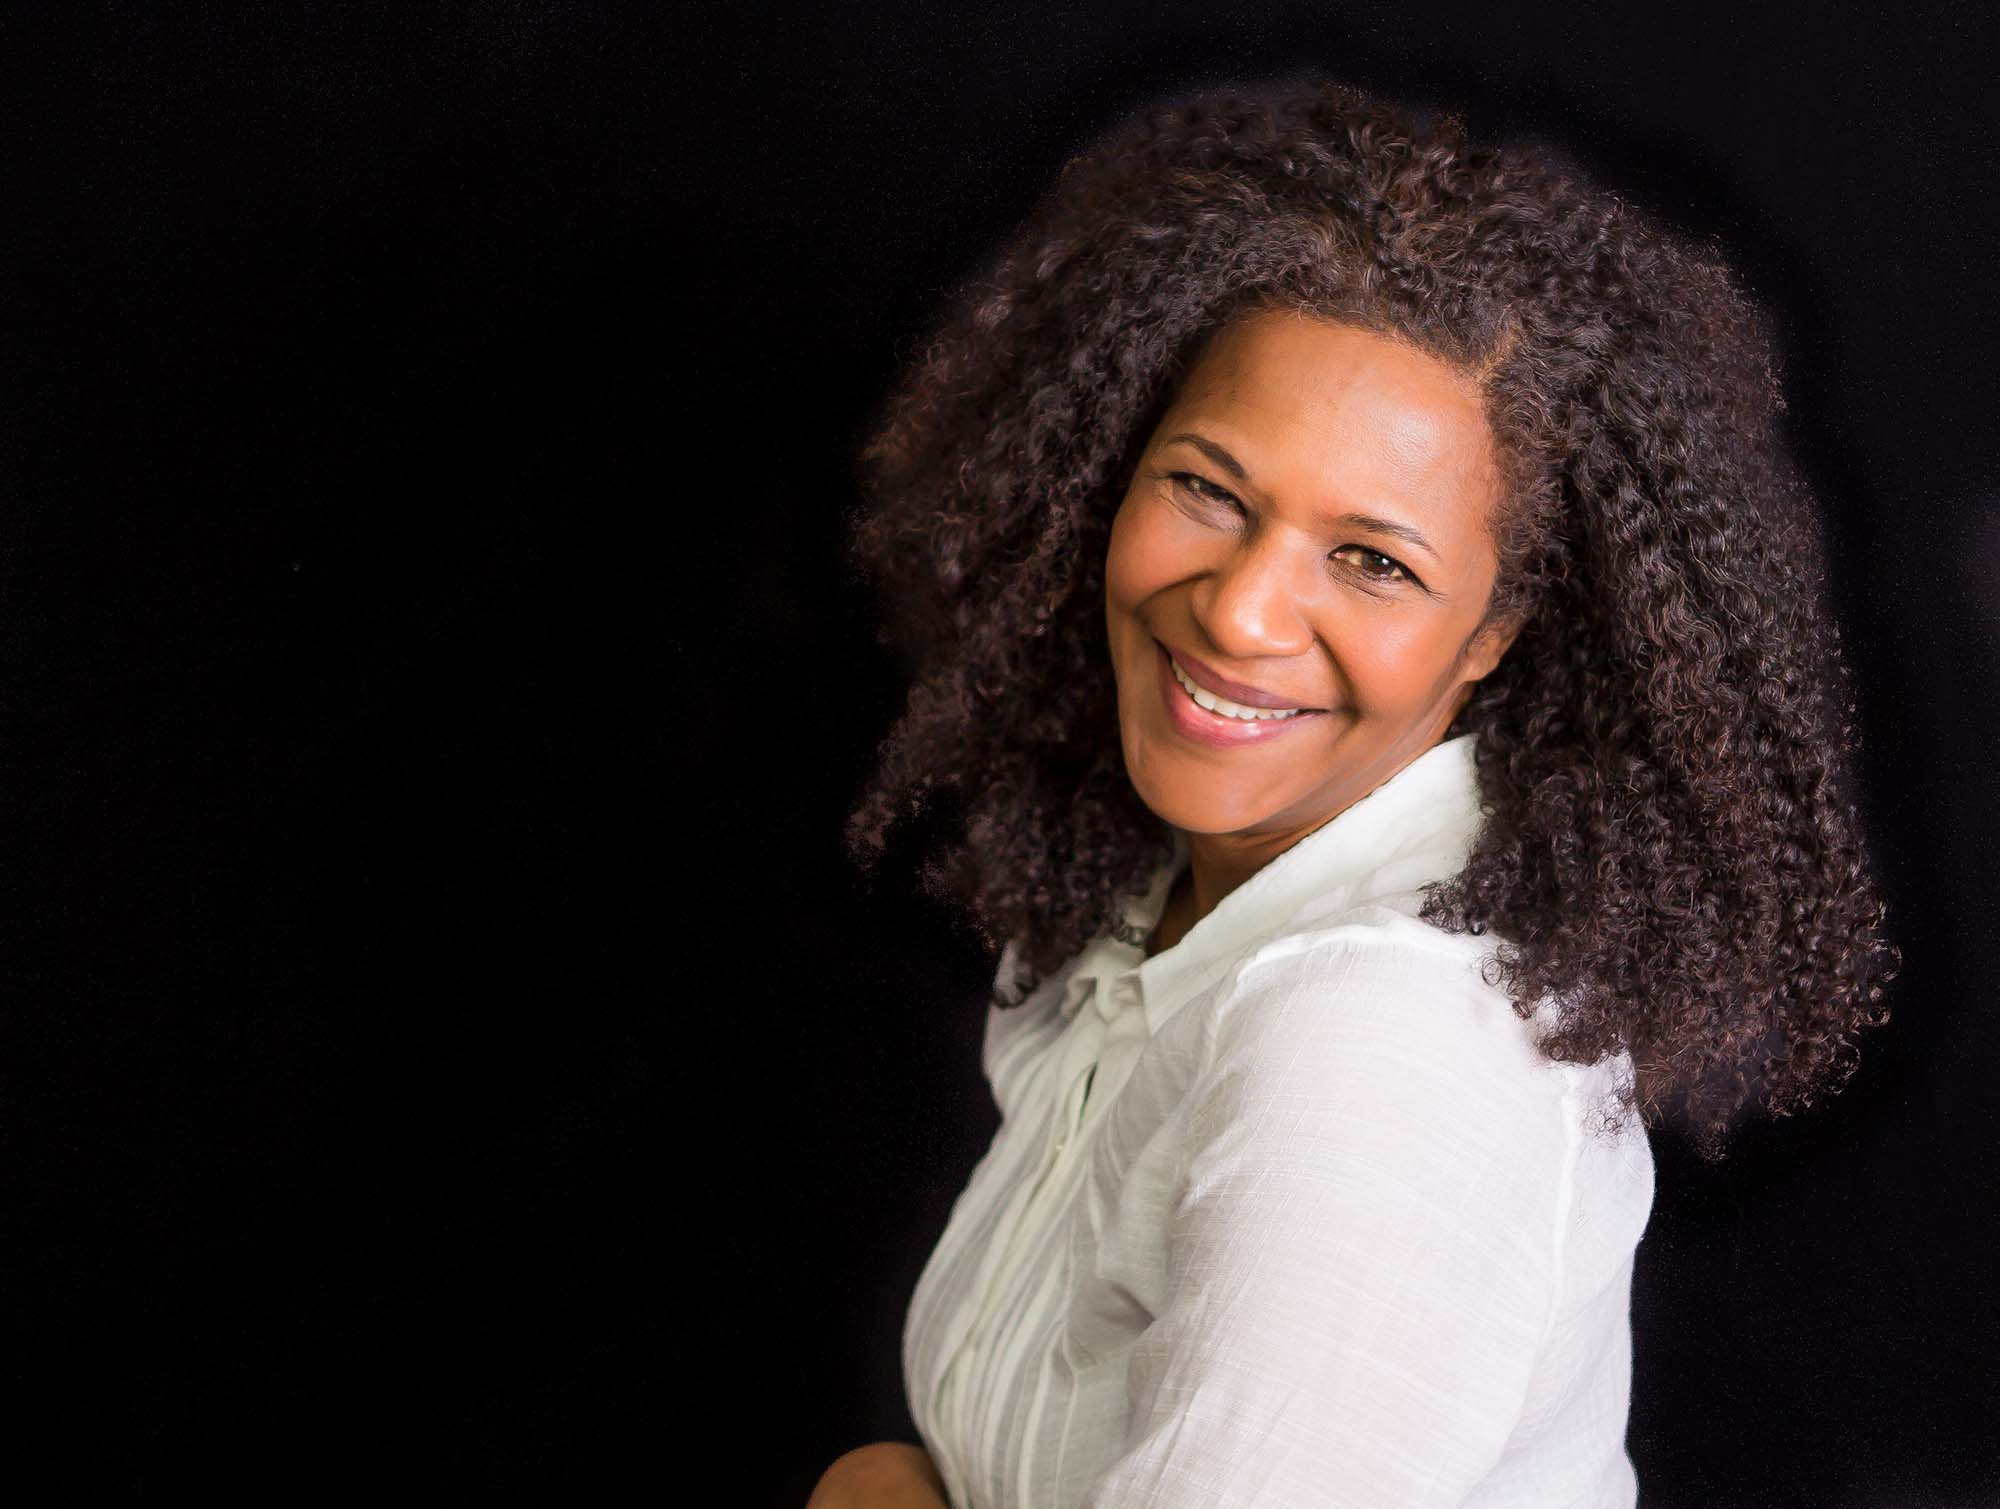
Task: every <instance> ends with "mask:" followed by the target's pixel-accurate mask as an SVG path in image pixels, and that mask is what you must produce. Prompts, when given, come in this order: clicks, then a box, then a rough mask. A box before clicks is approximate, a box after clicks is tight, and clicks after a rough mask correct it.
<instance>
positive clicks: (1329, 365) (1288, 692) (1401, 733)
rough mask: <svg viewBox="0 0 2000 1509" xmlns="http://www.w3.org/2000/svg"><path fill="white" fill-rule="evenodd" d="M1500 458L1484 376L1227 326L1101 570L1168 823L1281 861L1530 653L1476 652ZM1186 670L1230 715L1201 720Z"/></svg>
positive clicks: (1148, 771) (1331, 336) (1130, 494)
mask: <svg viewBox="0 0 2000 1509" xmlns="http://www.w3.org/2000/svg"><path fill="white" fill-rule="evenodd" d="M1492 447H1493V440H1492V436H1491V433H1490V431H1489V429H1488V426H1487V423H1486V419H1485V416H1484V414H1483V412H1482V410H1481V407H1480V401H1479V396H1478V394H1477V392H1476V390H1475V389H1474V388H1473V387H1472V386H1471V384H1470V382H1469V380H1468V379H1465V378H1462V377H1460V376H1459V375H1458V374H1457V373H1456V372H1454V371H1453V370H1452V369H1451V368H1449V367H1448V366H1446V365H1444V364H1443V363H1441V362H1439V361H1437V360H1436V359H1435V358H1432V357H1430V356H1427V355H1424V354H1422V353H1420V352H1417V351H1415V350H1413V349H1412V348H1410V347H1407V346H1404V345H1401V344H1398V343H1396V342H1394V341H1391V340H1389V339H1387V338H1385V337H1382V336H1378V335H1375V334H1372V333H1370V332H1367V331H1363V330H1360V329H1357V328H1354V327H1352V326H1348V325H1342V324H1335V323H1330V322H1327V321H1322V320H1316V319H1310V318H1306V317H1303V316H1299V315H1294V314H1290V313H1285V312H1279V313H1266V314H1260V315H1256V316H1253V317H1251V318H1248V319H1245V320H1243V321H1241V322H1239V323H1237V324H1235V325H1233V326H1231V327H1229V328H1227V329H1225V330H1223V331H1221V332H1220V333H1218V335H1217V336H1216V337H1215V338H1214V339H1213V340H1212V341H1211V342H1210V343H1209V344H1208V346H1207V348H1206V349H1205V350H1204V351H1203V353H1202V355H1201V357H1200V359H1199V361H1198V362H1197V363H1196V364H1195V366H1194V367H1193V369H1192V370H1191V371H1190V372H1189V373H1188V375H1187V379H1186V381H1185V382H1184V383H1183V385H1182V387H1181V390H1180V392H1179V393H1178V394H1177V395H1176V396H1175V399H1174V402H1173V405H1172V407H1171V408H1170V409H1169V410H1168V412H1167V415H1166V417H1165V418H1164V419H1163V420H1162V421H1161V422H1160V425H1159V428H1158V429H1157V430H1156V431H1155V432H1154V433H1153V435H1152V437H1151V439H1150V440H1149V441H1148V442H1147V446H1146V451H1145V454H1144V455H1143V456H1141V457H1140V460H1139V464H1138V468H1137V471H1136V472H1135V473H1134V475H1133V478H1132V483H1131V487H1130V489H1129V490H1128V491H1127V493H1126V495H1125V498H1124V501H1123V502H1122V503H1121V504H1120V506H1119V509H1118V515H1117V518H1116V520H1115V521H1114V522H1113V525H1112V530H1111V545H1110V553H1109V557H1108V559H1107V561H1106V567H1105V618H1106V622H1107V625H1108V627H1109V630H1110V641H1111V662H1112V668H1113V671H1114V672H1115V674H1116V676H1117V681H1118V719H1119V724H1120V730H1121V734H1122V738H1123V741H1124V750H1125V765H1126V770H1127V773H1128V774H1129V775H1130V777H1131V780H1132V783H1133V785H1134V787H1135V788H1136V789H1137V791H1138V793H1139V795H1140V797H1141V798H1142V799H1143V800H1144V801H1145V802H1146V804H1147V805H1148V806H1149V807H1150V808H1152V810H1153V811H1154V812H1156V813H1157V814H1159V816H1161V817H1162V818H1164V819H1165V820H1166V821H1167V822H1169V823H1172V824H1173V825H1174V826H1176V827H1178V828H1181V829H1184V830H1186V831H1188V832H1189V833H1198V834H1217V835H1221V834H1228V835H1236V836H1239V837H1240V838H1241V839H1243V840H1244V841H1246V843H1247V844H1248V845H1249V846H1250V847H1253V848H1264V847H1266V846H1268V847H1269V848H1270V849H1271V851H1272V852H1274V853H1275V852H1278V851H1281V850H1282V849H1283V848H1284V847H1287V846H1289V844H1290V843H1291V842H1292V841H1294V840H1296V839H1297V838H1299V837H1303V836H1304V835H1305V834H1306V833H1309V832H1311V831H1312V830H1313V829H1315V828H1317V827H1319V826H1321V825H1322V824H1323V823H1325V822H1326V821H1327V820H1329V819H1330V818H1332V817H1334V816H1336V815H1337V814H1338V813H1340V812H1341V811H1342V810H1344V809H1345V808H1346V807H1348V806H1350V805H1351V804H1352V803H1354V802H1356V801H1358V800H1360V798H1362V797H1364V796H1366V795H1367V794H1368V793H1369V792H1370V791H1373V790H1374V789H1375V788H1376V787H1377V786H1379V785H1381V784H1382V783H1383V782H1384V781H1386V780H1387V779H1388V778H1389V777H1390V776H1392V775H1394V774H1395V773H1396V772H1397V771H1399V770H1401V769H1402V768H1403V766H1405V765H1407V764H1408V763H1409V762H1410V761H1411V760H1413V759H1415V758H1416V757H1417V756H1418V755H1420V754H1422V753H1423V752H1424V751H1425V750H1427V749H1429V748H1431V747H1432V746H1433V745H1434V744H1436V743H1437V742H1438V740H1439V739H1440V738H1441V737H1442V736H1443V734H1444V731H1445V729H1446V728H1447V727H1448V726H1449V725H1450V723H1451V720H1452V719H1453V717H1455V716H1456V715H1457V712H1458V709H1459V707H1460V706H1461V705H1462V704H1463V702H1464V700H1465V698H1466V697H1468V696H1470V694H1471V691H1472V685H1473V683H1474V682H1476V681H1477V680H1478V679H1479V678H1480V677H1482V676H1484V675H1485V674H1486V673H1487V672H1488V671H1490V670H1492V668H1493V667H1494V666H1495V665H1496V664H1498V663H1499V660H1500V657H1501V655H1502V654H1504V653H1505V651H1506V649H1507V646H1508V645H1509V644H1511V643H1512V641H1513V633H1512V632H1511V630H1508V629H1502V630H1500V631H1499V632H1497V633H1494V634H1491V635H1489V636H1485V637H1482V639H1481V640H1480V641H1479V642H1477V643H1473V642H1471V636H1472V634H1473V631H1474V628H1475V626H1476V625H1477V624H1478V622H1479V619H1480V616H1481V614H1482V612H1483V611H1484V610H1485V607H1486V603H1487V600H1488V597H1489V595H1490V594H1491V591H1492V588H1493V584H1494V578H1495V575H1496V572H1497V568H1498V560H1497V557H1496V555H1495V551H1494V546H1493V542H1492V541H1491V539H1490V538H1489V536H1488V533H1487V529H1488V516H1489V511H1490V509H1491V508H1492V505H1493V503H1494V501H1495V499H1496V497H1497V492H1498V486H1499V483H1498V474H1497V470H1496V467H1495V463H1494V456H1493V449H1492ZM1169 657H1171V661H1170V659H1169ZM1174 666H1178V667H1179V669H1180V671H1181V672H1182V673H1183V674H1184V675H1186V676H1188V677H1189V678H1191V679H1192V680H1193V682H1194V683H1195V684H1196V685H1197V686H1198V687H1199V686H1206V687H1207V688H1208V689H1209V690H1210V691H1212V692H1216V693H1220V694H1221V695H1222V696H1223V697H1224V698H1228V699H1230V700H1229V701H1226V702H1224V703H1223V704H1222V705H1221V707H1220V709H1219V710H1218V711H1211V710H1209V709H1208V708H1206V707H1204V706H1202V705H1200V704H1199V703H1198V702H1197V700H1196V699H1195V697H1193V696H1191V695H1190V694H1189V693H1188V692H1187V691H1186V690H1184V689H1183V688H1182V686H1181V685H1180V682H1179V678H1178V677H1177V676H1176V675H1175V674H1174V669H1173V668H1174ZM1201 695H1203V696H1206V695H1207V693H1202V694H1201ZM1251 703H1256V704H1258V710H1259V711H1263V710H1267V709H1302V711H1298V712H1294V713H1292V714H1291V715H1290V716H1286V717H1280V718H1275V719H1249V718H1246V717H1245V716H1244V714H1245V713H1247V712H1248V711H1249V707H1248V704H1251Z"/></svg>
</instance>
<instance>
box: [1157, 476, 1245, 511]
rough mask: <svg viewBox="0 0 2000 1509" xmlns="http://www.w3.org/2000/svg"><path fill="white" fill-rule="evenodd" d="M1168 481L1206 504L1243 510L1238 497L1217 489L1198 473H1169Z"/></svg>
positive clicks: (1223, 489) (1224, 489) (1225, 490)
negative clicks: (1217, 504) (1222, 505)
mask: <svg viewBox="0 0 2000 1509" xmlns="http://www.w3.org/2000/svg"><path fill="white" fill-rule="evenodd" d="M1167 480H1168V481H1169V482H1172V483H1173V484H1174V486H1176V487H1178V488H1179V489H1180V490H1181V491H1182V492H1184V493H1192V494H1193V495H1194V496H1195V497H1197V498H1199V499H1201V500H1202V502H1204V503H1221V504H1224V505H1225V506H1227V507H1230V508H1241V507H1242V506H1243V505H1242V504H1241V503H1240V502H1238V501H1237V499H1236V495H1235V494H1234V493H1232V492H1230V491H1228V490H1227V489H1226V488H1220V487H1217V486H1216V485H1215V484H1214V483H1213V482H1211V481H1209V480H1208V478H1206V477H1204V476H1201V475H1200V474H1199V473H1197V472H1169V473H1168V474H1167Z"/></svg>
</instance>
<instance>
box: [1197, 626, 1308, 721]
mask: <svg viewBox="0 0 2000 1509" xmlns="http://www.w3.org/2000/svg"><path fill="white" fill-rule="evenodd" d="M1161 648H1162V649H1165V650H1166V652H1167V655H1168V657H1169V658H1170V659H1172V660H1174V661H1176V662H1177V663H1178V664H1179V665H1180V668H1181V669H1182V670H1184V671H1186V672H1187V674H1188V679H1189V680H1191V681H1193V682H1195V683H1196V684H1197V685H1199V686H1202V687H1205V688H1206V689H1207V690H1209V691H1211V692H1213V693H1215V695H1216V696H1218V697H1227V698H1228V699H1229V700H1230V701H1231V702H1240V703H1242V704H1243V706H1245V707H1267V708H1273V709H1276V710H1279V711H1283V710H1286V709H1290V708H1297V709H1299V710H1301V711H1303V712H1318V711H1319V709H1318V708H1314V707H1307V706H1306V704H1305V703H1303V702H1295V701H1293V700H1292V699H1291V698H1290V697H1279V696H1276V695H1274V694H1272V693H1270V692H1266V691H1259V690H1258V689H1257V688H1256V687H1254V686H1245V685H1244V684H1243V683H1242V682H1240V681H1231V680H1230V679H1229V678H1228V677H1227V676H1225V675H1223V674H1222V673H1221V672H1220V671H1218V670H1216V669H1215V668H1214V667H1212V666H1206V665H1203V664H1202V663H1201V662H1200V661H1199V660H1196V659H1195V658H1194V656H1192V655H1190V654H1188V653H1187V652H1186V651H1184V650H1176V649H1172V648H1170V647H1168V646H1167V645H1166V644H1165V643H1164V642H1162V644H1161Z"/></svg>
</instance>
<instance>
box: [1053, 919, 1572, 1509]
mask: <svg viewBox="0 0 2000 1509" xmlns="http://www.w3.org/2000/svg"><path fill="white" fill-rule="evenodd" d="M1257 968H1258V971H1259V973H1258V974H1257V977H1256V979H1255V980H1254V981H1250V980H1248V979H1247V978H1246V988H1245V989H1244V991H1243V993H1242V994H1241V995H1240V996H1239V997H1238V998H1237V999H1236V1001H1235V1002H1234V1003H1233V1005H1232V1007H1231V1009H1230V1010H1228V1011H1227V1012H1226V1013H1225V1014H1223V1015H1221V1016H1220V1017H1219V1019H1218V1024H1217V1026H1216V1027H1215V1028H1214V1039H1213V1052H1212V1054H1210V1055H1209V1057H1208V1062H1207V1065H1206V1067H1205V1069H1204V1071H1203V1073H1202V1075H1201V1077H1200V1079H1199V1080H1198V1082H1197V1083H1196V1086H1195V1089H1194V1092H1193V1097H1192V1101H1191V1110H1190V1121H1189V1126H1188V1137H1187V1142H1186V1148H1185V1156H1184V1161H1183V1164H1182V1170H1181V1176H1180V1178H1179V1181H1178V1184H1177V1187H1176V1191H1175V1195H1174V1204H1173V1206H1172V1209H1171V1211H1170V1216H1169V1222H1168V1243H1169V1250H1168V1252H1167V1255H1166V1289H1165V1299H1164V1304H1163V1306H1162V1309H1161V1311H1160V1313H1159V1314H1158V1315H1157V1316H1156V1317H1155V1318H1154V1320H1153V1321H1152V1322H1151V1323H1150V1325H1149V1326H1148V1327H1147V1328H1146V1330H1145V1331H1144V1332H1143V1333H1142V1334H1141V1335H1140V1337H1139V1338H1138V1340H1137V1342H1136V1343H1135V1345H1134V1350H1133V1352H1132V1354H1131V1357H1130V1360H1129V1369H1128V1374H1127V1396H1128V1402H1129V1412H1128V1416H1127V1426H1126V1431H1125V1436H1124V1440H1123V1443H1122V1445H1121V1448H1120V1451H1119V1454H1118V1455H1117V1456H1116V1457H1115V1458H1114V1459H1113V1460H1112V1461H1111V1462H1110V1464H1109V1465H1108V1466H1107V1467H1106V1468H1105V1469H1104V1470H1103V1471H1102V1472H1101V1473H1099V1474H1098V1476H1097V1477H1096V1478H1095V1479H1094V1480H1093V1481H1092V1482H1091V1483H1090V1485H1089V1488H1088V1490H1087V1491H1086V1494H1085V1496H1084V1500H1083V1504H1084V1509H1142V1506H1152V1509H1194V1506H1196V1505H1224V1504H1227V1505H1230V1506H1233V1509H1305V1506H1308V1505H1311V1506H1313V1509H1336V1506H1341V1509H1346V1506H1352V1509H1364V1506H1365V1509H1380V1506H1382V1505H1386V1504H1394V1505H1398V1506H1400V1509H1426V1506H1444V1505H1457V1504H1460V1503H1462V1502H1464V1500H1465V1499H1466V1497H1467V1495H1468V1493H1469V1492H1470V1491H1471V1490H1472V1488H1473V1486H1474V1485H1475V1484H1477V1483H1478V1482H1479V1480H1480V1479H1481V1478H1482V1477H1483V1476H1485V1475H1486V1474H1487V1473H1488V1472H1489V1471H1490V1470H1491V1469H1492V1467H1493V1465H1494V1463H1495V1462H1496V1461H1497V1460H1498V1458H1499V1456H1500V1454H1501V1450H1502V1448H1503V1446H1504V1445H1505V1444H1506V1442H1507V1439H1508V1437H1509V1435H1510V1433H1511V1432H1512V1430H1513V1427H1514V1424H1515V1422H1516V1420H1517V1419H1518V1418H1519V1416H1520V1414H1521V1412H1522V1408H1523V1404H1524V1400H1525V1396H1526V1392H1527V1386H1528V1379H1529V1375H1530V1372H1531V1370H1532V1368H1533V1366H1534V1363H1535V1358H1536V1354H1537V1351H1538V1349H1539V1347H1540V1345H1541V1342H1542V1339H1543V1337H1544V1335H1545V1333H1546V1331H1547V1329H1548V1327H1549V1323H1550V1319H1551V1316H1552V1314H1553V1306H1554V1299H1555V1291H1556V1288H1557V1285H1558V1283H1559V1282H1560V1277H1561V1263H1562V1256H1563V1254H1562V1246H1561V1230H1562V1226H1563V1222H1564V1218H1565V1217H1566V1215H1567V1208H1568V1202H1569V1197H1570V1183H1571V1179H1572V1177H1573V1169H1574V1158H1575V1143H1576V1136H1575V1134H1574V1131H1573V1124H1574V1121H1575V1118H1573V1117H1571V1116H1569V1115H1568V1114H1567V1102H1566V1101H1565V1098H1564V1095H1563V1093H1562V1087H1563V1085H1564V1083H1565V1081H1563V1080H1562V1079H1561V1078H1560V1077H1559V1076H1557V1075H1555V1074H1553V1073H1552V1072H1551V1071H1552V1069H1553V1068H1554V1067H1556V1066H1552V1065H1550V1064H1548V1063H1546V1062H1544V1061H1541V1060H1540V1058H1539V1055H1538V1054H1537V1053H1536V1051H1535V1050H1534V1048H1533V1045H1532V1042H1531V1040H1530V1039H1529V1037H1528V1035H1527V1034H1528V1032H1529V1026H1528V1024H1527V1023H1524V1022H1522V1021H1521V1020H1520V1019H1519V1018H1517V1017H1516V1016H1515V1015H1514V1014H1513V1012H1512V1010H1511V1009H1510V1007H1509V1006H1508V1004H1507V1002H1506V1001H1505V1000H1504V999H1503V998H1501V997H1500V996H1499V995H1498V994H1497V993H1496V992H1494V991H1493V990H1491V989H1490V988H1487V987H1484V986H1482V985H1481V984H1480V983H1479V982H1478V981H1477V980H1476V978H1474V977H1473V972H1472V970H1471V969H1470V968H1469V967H1468V966H1466V965H1465V964H1464V962H1463V961H1462V959H1460V958H1457V957H1454V956H1451V955H1447V954H1444V953H1440V952H1434V951H1430V950H1425V949H1421V948H1404V947H1401V946H1396V947H1388V946H1380V945H1373V944H1359V945H1356V944H1352V943H1345V942H1343V943H1340V944H1338V945H1335V946H1331V947H1316V948H1313V949H1310V950H1307V951H1305V952H1302V953H1299V954H1295V955H1292V956H1291V957H1290V958H1288V959H1286V960H1283V961H1280V962H1279V963H1278V964H1276V965H1272V966H1264V965H1259V966H1257Z"/></svg>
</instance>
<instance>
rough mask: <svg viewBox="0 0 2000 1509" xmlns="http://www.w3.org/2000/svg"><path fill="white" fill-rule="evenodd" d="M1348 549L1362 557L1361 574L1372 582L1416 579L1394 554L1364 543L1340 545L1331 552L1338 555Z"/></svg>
mask: <svg viewBox="0 0 2000 1509" xmlns="http://www.w3.org/2000/svg"><path fill="white" fill-rule="evenodd" d="M1349 550H1352V551H1355V552H1357V553H1358V554H1360V555H1361V556H1362V557H1364V562H1365V563H1364V564H1363V565H1362V566H1361V568H1360V570H1361V574H1362V575H1363V576H1365V577H1367V578H1368V579H1369V580H1370V581H1372V582H1385V583H1386V582H1395V581H1415V580H1416V578H1415V577H1413V576H1411V575H1410V573H1409V571H1408V570H1407V569H1405V567H1404V566H1403V563H1402V562H1401V561H1399V560H1397V559H1396V558H1395V557H1394V556H1388V555H1384V554H1383V553H1382V552H1381V551H1379V550H1370V549H1369V548H1368V547H1367V546H1366V545H1342V546H1341V547H1340V549H1339V550H1336V551H1334V552H1333V553H1334V555H1335V556H1339V555H1340V554H1341V553H1342V552H1344V551H1349ZM1378 562H1379V563H1380V564H1379V565H1378V564H1377V563H1378Z"/></svg>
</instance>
